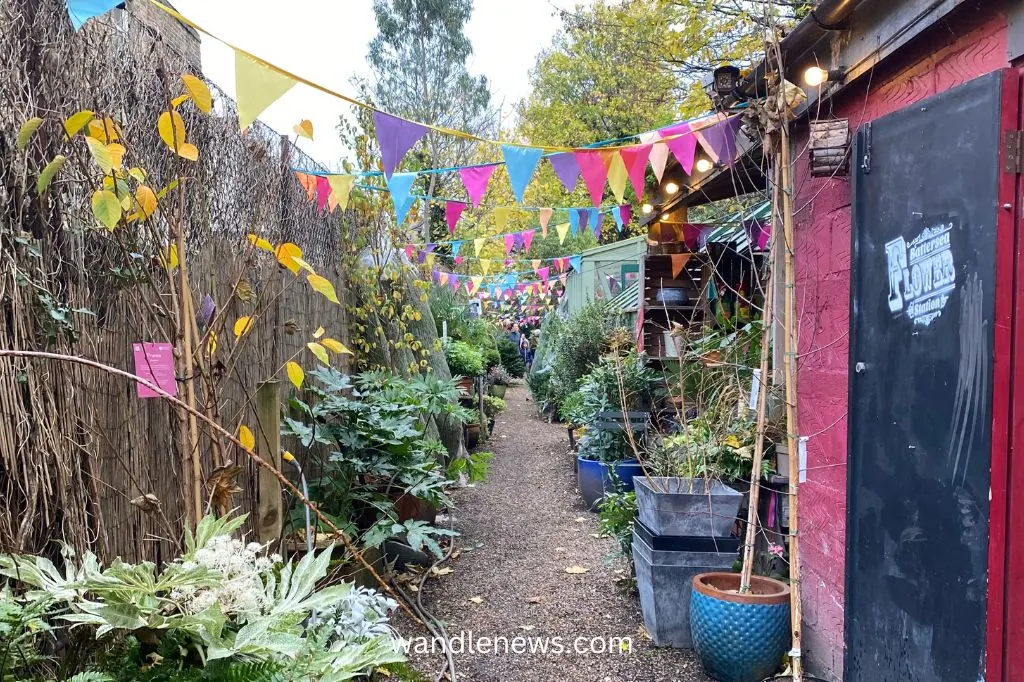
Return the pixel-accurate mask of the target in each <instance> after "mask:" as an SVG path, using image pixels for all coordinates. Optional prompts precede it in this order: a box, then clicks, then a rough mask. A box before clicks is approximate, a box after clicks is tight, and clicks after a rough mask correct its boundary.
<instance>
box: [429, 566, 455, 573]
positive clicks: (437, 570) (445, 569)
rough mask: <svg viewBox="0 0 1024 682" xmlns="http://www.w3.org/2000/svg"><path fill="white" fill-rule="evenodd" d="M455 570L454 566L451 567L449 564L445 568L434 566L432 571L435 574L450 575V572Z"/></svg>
mask: <svg viewBox="0 0 1024 682" xmlns="http://www.w3.org/2000/svg"><path fill="white" fill-rule="evenodd" d="M454 572H455V569H454V568H449V567H447V566H446V567H444V568H437V567H436V566H435V567H434V568H433V569H432V570H431V573H433V574H434V575H448V574H450V573H454Z"/></svg>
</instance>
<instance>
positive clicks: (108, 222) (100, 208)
mask: <svg viewBox="0 0 1024 682" xmlns="http://www.w3.org/2000/svg"><path fill="white" fill-rule="evenodd" d="M92 214H93V215H94V216H96V219H97V220H99V221H100V222H101V223H103V224H104V225H105V226H106V228H107V229H108V230H113V229H114V228H115V227H117V223H118V222H120V220H121V202H120V201H118V199H117V195H116V194H114V193H113V192H111V191H110V190H109V189H101V190H97V191H96V192H94V193H93V195H92Z"/></svg>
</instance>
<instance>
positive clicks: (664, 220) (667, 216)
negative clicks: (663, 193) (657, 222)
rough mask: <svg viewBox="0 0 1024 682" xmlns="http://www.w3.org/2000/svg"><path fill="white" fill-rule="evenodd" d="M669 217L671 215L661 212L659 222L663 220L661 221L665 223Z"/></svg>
mask: <svg viewBox="0 0 1024 682" xmlns="http://www.w3.org/2000/svg"><path fill="white" fill-rule="evenodd" d="M671 217H672V216H670V215H669V214H668V213H662V214H661V222H663V223H667V222H668V220H669V218H671Z"/></svg>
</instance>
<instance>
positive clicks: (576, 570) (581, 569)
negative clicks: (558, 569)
mask: <svg viewBox="0 0 1024 682" xmlns="http://www.w3.org/2000/svg"><path fill="white" fill-rule="evenodd" d="M589 570H590V569H589V568H586V567H585V566H570V567H569V568H567V569H565V572H566V573H569V574H570V575H579V574H580V573H586V572H587V571H589Z"/></svg>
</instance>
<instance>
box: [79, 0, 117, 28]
mask: <svg viewBox="0 0 1024 682" xmlns="http://www.w3.org/2000/svg"><path fill="white" fill-rule="evenodd" d="M122 2H124V0H67V6H68V16H70V17H71V25H72V26H74V27H75V30H76V31H77V30H78V29H80V28H82V24H84V23H85V22H87V21H89V20H90V19H92V18H93V17H98V16H100V15H101V14H106V13H107V12H109V11H110V10H112V9H114V8H115V7H117V6H118V5H120V4H121V3H122Z"/></svg>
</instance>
